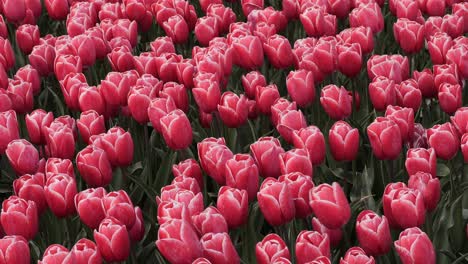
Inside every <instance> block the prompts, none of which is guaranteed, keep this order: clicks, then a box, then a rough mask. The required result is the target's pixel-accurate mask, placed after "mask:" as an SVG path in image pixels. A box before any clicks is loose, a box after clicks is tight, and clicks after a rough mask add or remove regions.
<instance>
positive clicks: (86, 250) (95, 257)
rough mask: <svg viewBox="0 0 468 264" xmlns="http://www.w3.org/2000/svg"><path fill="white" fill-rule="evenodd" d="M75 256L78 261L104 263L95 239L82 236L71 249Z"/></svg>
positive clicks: (93, 263)
mask: <svg viewBox="0 0 468 264" xmlns="http://www.w3.org/2000/svg"><path fill="white" fill-rule="evenodd" d="M70 255H73V256H74V259H75V261H76V263H79V264H84V263H89V264H100V263H102V257H101V254H100V253H99V251H98V248H97V246H96V244H94V242H93V241H91V240H89V239H86V238H82V239H80V240H78V241H77V242H76V243H75V245H74V246H73V248H72V249H71V251H70Z"/></svg>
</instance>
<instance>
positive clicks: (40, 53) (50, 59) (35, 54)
mask: <svg viewBox="0 0 468 264" xmlns="http://www.w3.org/2000/svg"><path fill="white" fill-rule="evenodd" d="M54 60H55V50H54V47H53V46H51V45H49V44H40V45H36V46H34V48H33V50H32V52H31V54H29V63H30V64H31V66H32V67H34V68H35V69H36V70H37V71H38V72H39V74H40V75H41V76H48V75H50V74H52V73H53V72H54Z"/></svg>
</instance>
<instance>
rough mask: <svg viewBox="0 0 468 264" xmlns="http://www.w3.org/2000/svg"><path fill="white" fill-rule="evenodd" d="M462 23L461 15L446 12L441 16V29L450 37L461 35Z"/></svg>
mask: <svg viewBox="0 0 468 264" xmlns="http://www.w3.org/2000/svg"><path fill="white" fill-rule="evenodd" d="M464 25H465V24H464V21H463V17H461V16H458V15H456V14H453V15H448V14H447V15H445V16H444V17H443V20H442V25H441V29H442V31H444V32H446V33H447V34H448V35H449V36H451V37H452V38H456V37H459V36H462V35H463V31H464Z"/></svg>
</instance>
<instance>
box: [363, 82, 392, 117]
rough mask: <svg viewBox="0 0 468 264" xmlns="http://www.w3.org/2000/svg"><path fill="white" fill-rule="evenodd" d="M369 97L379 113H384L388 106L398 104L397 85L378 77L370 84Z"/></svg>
mask: <svg viewBox="0 0 468 264" xmlns="http://www.w3.org/2000/svg"><path fill="white" fill-rule="evenodd" d="M369 97H370V99H371V102H372V105H373V106H374V108H375V110H377V111H384V110H385V109H386V108H387V106H388V105H395V104H396V89H395V83H394V82H393V81H392V80H390V79H388V78H386V77H376V78H375V79H374V80H373V81H372V82H371V83H370V84H369Z"/></svg>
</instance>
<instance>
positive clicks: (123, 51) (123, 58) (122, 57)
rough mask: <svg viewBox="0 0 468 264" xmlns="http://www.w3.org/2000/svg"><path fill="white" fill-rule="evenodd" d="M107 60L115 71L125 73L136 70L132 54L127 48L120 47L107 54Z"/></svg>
mask: <svg viewBox="0 0 468 264" xmlns="http://www.w3.org/2000/svg"><path fill="white" fill-rule="evenodd" d="M107 59H108V60H109V63H110V64H111V66H112V70H114V71H118V72H124V71H128V70H132V69H134V68H135V64H134V62H133V56H132V52H131V50H130V48H129V47H127V46H120V47H116V48H114V49H112V51H111V52H110V53H109V54H107Z"/></svg>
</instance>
